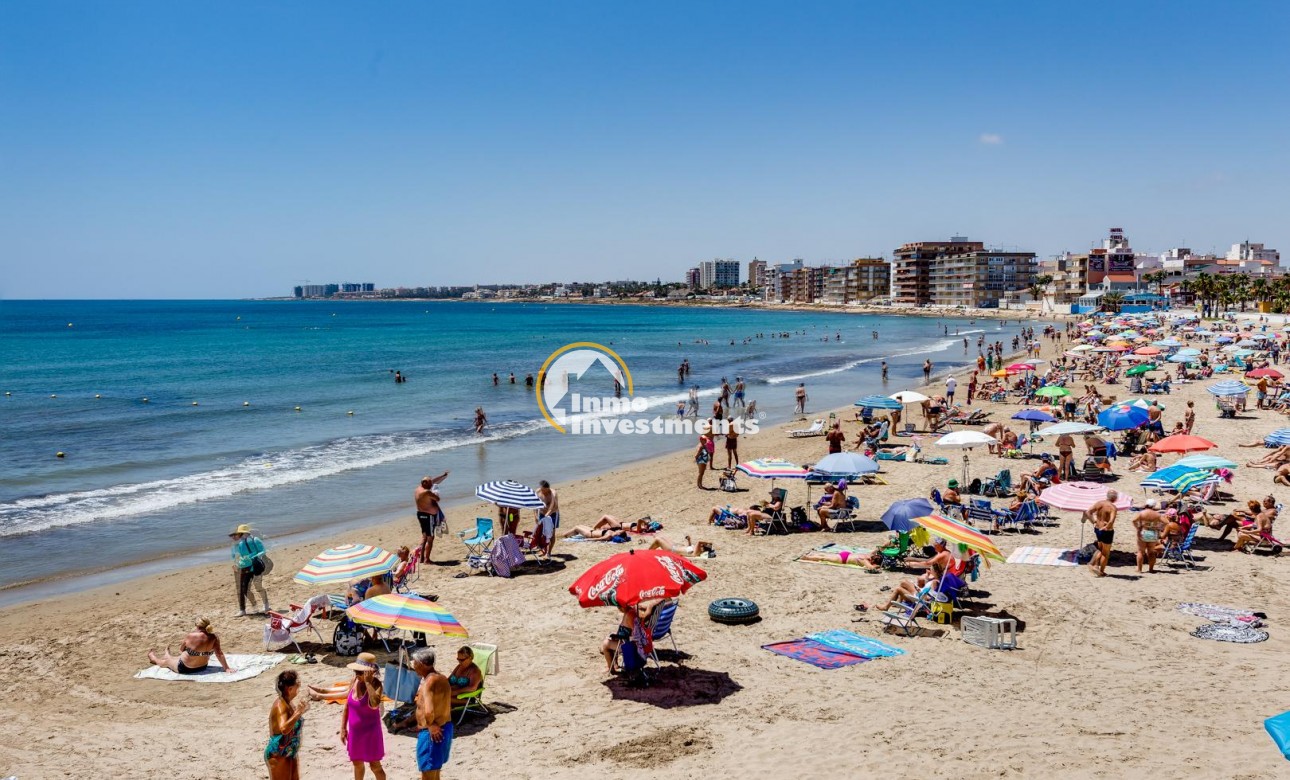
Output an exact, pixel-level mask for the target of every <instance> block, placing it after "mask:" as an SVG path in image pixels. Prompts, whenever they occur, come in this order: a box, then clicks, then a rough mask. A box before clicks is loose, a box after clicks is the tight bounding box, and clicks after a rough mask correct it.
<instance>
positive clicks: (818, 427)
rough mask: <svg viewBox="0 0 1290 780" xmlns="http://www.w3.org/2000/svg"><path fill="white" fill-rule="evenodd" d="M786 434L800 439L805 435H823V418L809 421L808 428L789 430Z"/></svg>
mask: <svg viewBox="0 0 1290 780" xmlns="http://www.w3.org/2000/svg"><path fill="white" fill-rule="evenodd" d="M788 435H789V436H791V437H792V438H794V439H801V438H805V437H807V436H823V435H824V420H816V421H815V422H813V423H811V427H810V428H801V429H798V430H796V431H789V432H788Z"/></svg>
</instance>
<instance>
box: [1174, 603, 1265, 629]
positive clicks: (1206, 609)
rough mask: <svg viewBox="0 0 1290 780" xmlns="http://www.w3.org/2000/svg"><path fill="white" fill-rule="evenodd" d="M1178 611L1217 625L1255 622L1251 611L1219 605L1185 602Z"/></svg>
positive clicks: (1179, 606)
mask: <svg viewBox="0 0 1290 780" xmlns="http://www.w3.org/2000/svg"><path fill="white" fill-rule="evenodd" d="M1178 611H1179V612H1182V613H1184V614H1187V615H1195V616H1196V617H1199V618H1205V619H1206V620H1210V621H1213V622H1215V623H1233V624H1235V623H1236V622H1238V621H1242V622H1247V623H1249V622H1253V621H1254V620H1255V617H1254V613H1253V612H1252V611H1250V610H1246V609H1236V608H1235V607H1220V606H1218V605H1217V604H1198V603H1196V602H1194V601H1185V602H1183V603H1181V604H1179V605H1178Z"/></svg>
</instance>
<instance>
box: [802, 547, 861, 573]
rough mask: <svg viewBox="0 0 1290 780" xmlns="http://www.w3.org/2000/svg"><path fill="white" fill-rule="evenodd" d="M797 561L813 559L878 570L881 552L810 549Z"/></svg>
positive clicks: (816, 561) (818, 561)
mask: <svg viewBox="0 0 1290 780" xmlns="http://www.w3.org/2000/svg"><path fill="white" fill-rule="evenodd" d="M798 560H799V561H813V562H815V563H837V564H841V565H842V566H856V567H858V568H861V569H868V570H869V571H878V570H879V569H880V568H881V567H882V553H881V552H880V551H878V550H874V551H873V552H871V553H869V554H868V555H858V554H856V553H853V552H851V551H850V550H838V551H837V552H833V551H831V550H811V551H810V552H808V553H807V554H806V555H803V556H802V557H801V558H798Z"/></svg>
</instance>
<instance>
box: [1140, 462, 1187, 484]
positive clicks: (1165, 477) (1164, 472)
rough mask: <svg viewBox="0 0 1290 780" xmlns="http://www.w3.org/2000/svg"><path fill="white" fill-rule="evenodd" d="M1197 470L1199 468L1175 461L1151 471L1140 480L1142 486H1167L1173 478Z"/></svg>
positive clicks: (1175, 478)
mask: <svg viewBox="0 0 1290 780" xmlns="http://www.w3.org/2000/svg"><path fill="white" fill-rule="evenodd" d="M1199 471H1200V469H1198V468H1194V467H1192V466H1182V465H1179V464H1177V463H1175V464H1173V465H1172V466H1167V467H1165V468H1163V469H1159V470H1157V471H1155V472H1153V473H1152V474H1151V476H1149V477H1147V478H1146V479H1144V480H1142V486H1143V487H1148V488H1167V487H1169V486H1170V485H1171V484H1172V483H1173V482H1174V480H1177V479H1179V478H1180V477H1184V476H1187V475H1188V474H1195V473H1197V472H1199Z"/></svg>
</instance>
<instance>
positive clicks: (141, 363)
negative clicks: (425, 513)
mask: <svg viewBox="0 0 1290 780" xmlns="http://www.w3.org/2000/svg"><path fill="white" fill-rule="evenodd" d="M946 327H948V329H949V335H948V336H947V335H946V333H945V331H944V328H946ZM1017 327H1018V326H1017V324H1016V323H1009V324H1008V325H1007V326H1004V327H1001V326H1000V325H999V323H997V322H995V321H976V322H969V321H967V320H947V321H945V322H944V323H942V322H940V321H938V320H935V319H928V318H918V317H900V316H860V315H855V316H842V315H838V314H833V313H808V312H768V311H765V310H759V309H707V308H680V307H650V306H597V305H576V304H559V305H543V304H492V303H427V302H337V303H329V302H293V301H265V302H256V301H200V302H193V301H183V302H170V301H149V302H139V301H92V302H90V301H48V302H10V301H6V302H2V303H0V366H3V372H2V373H0V391H3V392H5V393H7V395H5V396H3V397H0V415H2V416H3V421H4V425H3V428H2V432H0V464H3V468H2V469H0V540H3V542H2V543H0V585H5V584H12V583H15V582H22V581H27V580H31V579H34V578H41V577H46V576H50V575H54V574H56V573H60V572H67V571H68V569H69V567H70V568H92V567H99V566H116V565H121V564H124V563H128V562H131V561H138V560H145V559H149V558H155V557H158V556H164V555H169V554H173V553H177V552H181V551H188V550H197V549H204V548H211V547H218V546H221V545H222V544H224V543H225V541H226V536H225V535H226V534H227V532H228V530H229V529H230V528H231V527H232V526H233V525H235V524H237V523H240V522H250V523H252V524H254V525H255V526H256V527H257V528H259V529H261V530H262V531H263V532H264V533H265V534H266V536H267V537H268V538H270V540H271V539H272V538H273V537H274V536H275V535H283V534H286V533H291V532H296V531H301V530H308V529H317V528H320V527H325V526H328V525H331V524H337V523H345V522H353V521H355V520H358V519H383V518H386V517H390V516H393V515H396V514H402V513H407V512H409V511H410V510H411V496H412V490H413V488H414V487H415V484H416V482H417V480H418V479H419V478H420V477H421V476H422V475H424V474H427V473H438V472H440V471H443V470H444V469H450V470H451V471H452V476H451V477H450V479H449V480H448V482H447V483H445V485H444V487H445V492H446V497H447V498H448V499H449V500H454V499H460V498H464V497H467V496H469V495H471V494H472V493H473V490H474V486H475V485H476V484H478V483H479V482H481V481H485V480H487V479H503V478H511V479H517V480H520V481H523V482H528V483H536V482H537V481H538V480H539V479H549V480H551V481H553V482H557V481H558V480H561V479H569V478H572V477H575V476H582V475H585V474H589V473H593V472H595V471H599V470H603V469H605V468H608V467H612V466H614V465H618V464H621V463H625V462H629V461H632V460H636V459H639V458H643V457H649V456H652V455H657V454H661V453H664V452H671V451H675V450H678V449H681V448H685V447H688V446H690V444H691V442H690V439H689V438H688V437H677V436H632V437H630V438H629V439H623V438H621V437H585V436H584V437H577V436H565V435H561V434H559V433H557V432H555V431H554V430H552V429H551V428H549V427H548V426H547V425H546V423H545V422H544V421H543V420H542V419H541V416H540V414H539V411H538V408H537V405H536V403H535V400H534V398H533V395H532V393H531V392H529V391H527V390H526V389H525V387H524V384H523V381H524V375H525V374H527V373H532V374H534V375H535V376H536V375H537V373H538V370H539V368H540V367H541V365H542V362H543V361H544V360H545V359H546V357H547V356H548V355H549V354H550V353H551V352H552V351H554V350H555V349H557V348H559V347H561V346H563V345H565V344H568V343H571V342H575V341H595V342H599V343H602V344H606V345H609V344H612V346H613V349H615V350H616V351H617V352H618V353H619V354H620V355H621V356H622V357H623V359H624V360H625V361H626V363H627V365H628V366H629V368H630V370H631V372H632V376H633V379H634V382H635V390H636V395H637V396H638V397H639V396H643V397H645V398H647V399H649V401H650V403H651V405H652V407H653V408H656V409H658V411H659V412H660V413H662V414H670V413H671V410H672V408H673V405H674V403H675V401H676V399H677V398H680V397H683V395H684V392H683V388H681V387H680V386H678V384H677V381H676V367H677V365H678V364H679V363H680V361H681V360H682V359H683V358H688V359H689V361H690V364H691V366H692V368H693V374H692V376H691V381H692V382H693V383H695V384H698V385H700V386H701V387H702V388H703V393H704V395H705V396H710V395H712V394H713V393H715V388H716V387H717V386H718V385H719V384H720V381H721V378H722V377H723V376H724V377H729V378H730V381H731V382H733V381H734V376H735V375H742V376H743V377H744V378H745V381H747V382H748V397H749V398H751V399H756V400H757V404H758V409H759V411H760V412H761V413H763V414H764V415H766V416H765V418H764V422H765V423H766V424H773V423H777V422H781V421H783V420H785V419H787V418H788V417H789V416H790V412H791V411H792V407H793V391H794V388H795V387H796V383H797V382H798V381H804V382H806V383H807V388H808V391H809V392H810V396H811V404H810V406H811V408H814V409H824V408H828V407H833V406H839V405H843V404H845V403H849V402H850V401H852V400H854V399H855V398H857V397H859V396H860V395H864V394H866V393H870V392H877V391H880V390H882V389H883V387H882V383H881V381H880V379H879V370H878V361H880V360H882V359H884V358H885V359H887V360H888V362H889V363H890V381H889V382H888V384H887V388H886V391H887V392H894V391H896V390H900V389H903V388H904V387H906V386H913V385H914V384H916V380H917V379H921V366H922V362H923V360H924V359H925V358H929V357H930V358H931V359H932V360H933V361H935V363H936V367H937V371H938V372H939V371H941V370H945V369H948V368H951V367H952V366H954V365H961V364H963V363H966V362H967V361H968V360H971V359H975V356H976V352H977V348H976V341H975V339H976V338H977V337H978V336H979V335H982V334H985V335H987V336H988V337H989V338H990V339H991V340H995V339H1001V340H1004V341H1010V340H1011V338H1012V336H1013V335H1014V334H1015V332H1016V330H1017ZM875 330H876V331H878V333H879V338H878V339H877V340H874V339H873V338H872V336H871V332H872V331H875ZM956 330H958V331H961V335H960V336H959V337H958V338H955V331H956ZM779 332H787V333H790V334H791V336H790V337H789V338H771V337H770V335H771V333H779ZM758 333H763V334H765V338H753V337H754V336H755V335H756V334H758ZM838 336H841V340H840V341H839V340H837V337H838ZM963 337H967V338H969V339H970V340H971V344H970V349H968V350H965V349H964V348H963V344H962V338H963ZM700 340H702V341H706V343H697V342H698V341H700ZM745 340H747V341H745ZM731 342H733V343H731ZM394 370H399V371H402V372H403V373H404V374H406V375H407V376H408V381H407V382H406V383H403V384H395V383H394V381H393V373H392V372H393V371H394ZM512 371H513V372H515V374H516V375H517V380H518V381H517V384H515V385H510V384H508V383H507V373H508V372H512ZM493 372H498V373H499V374H500V376H501V381H502V384H501V385H500V386H498V387H494V386H493V385H492V382H491V375H492V373H493ZM586 381H588V382H594V381H597V380H592V379H588V380H586ZM599 382H600V383H601V384H603V382H604V380H603V377H602V378H601V379H600V380H599ZM587 390H588V391H590V392H592V393H595V394H605V393H607V392H608V388H603V387H592V386H588V388H587ZM51 396H57V397H51ZM145 398H146V399H147V401H146V402H145V401H144V400H143V399H145ZM194 402H196V405H194ZM710 405H711V399H710V398H709V399H708V400H707V402H706V403H704V404H702V407H703V408H704V409H705V410H706V409H707V408H708V407H710ZM297 406H298V407H300V411H296V410H295V407H297ZM476 406H482V407H484V409H485V410H486V412H487V414H488V418H489V421H490V425H489V427H488V428H487V429H486V430H485V432H484V435H483V436H479V435H476V434H475V433H474V430H473V428H472V420H473V412H474V409H475V407H476ZM349 412H353V414H352V415H351V414H349ZM751 444H752V442H750V445H751ZM754 449H755V447H753V446H750V447H749V450H750V453H751V454H754V455H755V454H768V453H755V452H753V450H754ZM60 451H61V452H63V453H65V457H63V458H58V457H56V455H55V454H56V453H57V452H60ZM596 511H597V510H596V509H595V508H594V507H593V508H586V509H585V511H584V510H582V509H581V508H580V509H579V512H578V514H579V515H587V516H590V515H592V514H595V513H596ZM453 520H454V518H450V524H451V523H452V521H453ZM456 520H457V522H458V523H460V522H463V521H462V520H461V519H460V518H457V519H456Z"/></svg>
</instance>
